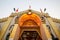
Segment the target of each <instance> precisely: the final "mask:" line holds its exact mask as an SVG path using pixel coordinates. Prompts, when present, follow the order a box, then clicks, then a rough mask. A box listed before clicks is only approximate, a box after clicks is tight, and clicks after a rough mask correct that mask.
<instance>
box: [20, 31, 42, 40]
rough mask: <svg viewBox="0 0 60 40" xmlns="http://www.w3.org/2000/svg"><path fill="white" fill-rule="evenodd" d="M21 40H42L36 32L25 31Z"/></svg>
mask: <svg viewBox="0 0 60 40" xmlns="http://www.w3.org/2000/svg"><path fill="white" fill-rule="evenodd" d="M19 40H42V39H41V37H40V36H39V34H38V33H37V32H36V31H24V32H23V33H22V35H21V38H19Z"/></svg>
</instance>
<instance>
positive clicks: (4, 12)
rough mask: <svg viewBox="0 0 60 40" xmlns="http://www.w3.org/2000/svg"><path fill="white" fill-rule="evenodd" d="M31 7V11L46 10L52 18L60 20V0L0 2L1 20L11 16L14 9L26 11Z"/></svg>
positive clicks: (10, 0)
mask: <svg viewBox="0 0 60 40" xmlns="http://www.w3.org/2000/svg"><path fill="white" fill-rule="evenodd" d="M29 5H31V9H33V10H37V11H40V8H41V9H42V10H43V9H44V8H46V9H47V11H46V12H48V13H49V15H50V16H51V17H53V18H58V19H60V0H0V18H3V17H7V16H9V15H10V14H11V13H12V12H13V8H19V11H24V10H27V9H28V8H29Z"/></svg>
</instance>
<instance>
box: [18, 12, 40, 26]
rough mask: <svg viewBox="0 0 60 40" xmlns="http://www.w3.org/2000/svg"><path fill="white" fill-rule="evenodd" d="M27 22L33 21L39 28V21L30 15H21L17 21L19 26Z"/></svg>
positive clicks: (37, 17)
mask: <svg viewBox="0 0 60 40" xmlns="http://www.w3.org/2000/svg"><path fill="white" fill-rule="evenodd" d="M27 20H33V21H34V22H36V23H37V25H38V26H41V19H40V17H39V16H38V15H36V14H34V13H32V14H31V15H29V14H23V15H22V16H21V17H20V18H19V21H18V24H19V26H22V25H23V23H24V22H27Z"/></svg>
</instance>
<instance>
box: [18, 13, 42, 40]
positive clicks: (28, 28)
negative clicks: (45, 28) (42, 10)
mask: <svg viewBox="0 0 60 40" xmlns="http://www.w3.org/2000/svg"><path fill="white" fill-rule="evenodd" d="M41 24H42V22H41V19H40V17H39V16H37V15H36V14H35V13H32V14H23V15H22V16H21V17H20V18H19V21H18V25H19V27H20V37H19V40H42V38H41V33H40V27H41V26H42V25H41Z"/></svg>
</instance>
